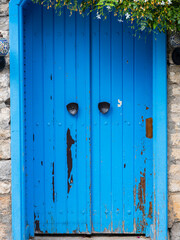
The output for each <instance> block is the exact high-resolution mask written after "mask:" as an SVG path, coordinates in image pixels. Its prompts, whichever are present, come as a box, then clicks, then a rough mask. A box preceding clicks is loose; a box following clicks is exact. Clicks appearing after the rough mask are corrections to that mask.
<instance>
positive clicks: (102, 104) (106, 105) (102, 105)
mask: <svg viewBox="0 0 180 240" xmlns="http://www.w3.org/2000/svg"><path fill="white" fill-rule="evenodd" d="M98 108H99V111H100V112H101V113H102V114H106V113H107V112H108V111H109V109H110V103H108V102H100V103H99V104H98Z"/></svg>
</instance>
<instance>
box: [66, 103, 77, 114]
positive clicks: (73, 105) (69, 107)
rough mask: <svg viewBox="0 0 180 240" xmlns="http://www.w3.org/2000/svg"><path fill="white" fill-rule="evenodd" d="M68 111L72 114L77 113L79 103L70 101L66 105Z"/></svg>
mask: <svg viewBox="0 0 180 240" xmlns="http://www.w3.org/2000/svg"><path fill="white" fill-rule="evenodd" d="M66 107H67V110H68V112H69V113H70V114H71V115H73V116H74V115H76V114H77V112H78V104H77V103H69V104H67V105H66Z"/></svg>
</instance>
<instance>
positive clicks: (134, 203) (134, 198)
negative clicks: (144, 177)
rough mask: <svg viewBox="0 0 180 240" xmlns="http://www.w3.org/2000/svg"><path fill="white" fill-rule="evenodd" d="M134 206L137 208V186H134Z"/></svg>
mask: <svg viewBox="0 0 180 240" xmlns="http://www.w3.org/2000/svg"><path fill="white" fill-rule="evenodd" d="M134 206H136V185H135V186H134Z"/></svg>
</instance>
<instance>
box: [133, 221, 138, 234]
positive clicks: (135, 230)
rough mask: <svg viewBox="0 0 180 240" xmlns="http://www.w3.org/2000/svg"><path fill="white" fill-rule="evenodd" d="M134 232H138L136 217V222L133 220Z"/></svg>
mask: <svg viewBox="0 0 180 240" xmlns="http://www.w3.org/2000/svg"><path fill="white" fill-rule="evenodd" d="M133 227H134V228H133V232H134V233H136V232H137V227H136V218H134V222H133Z"/></svg>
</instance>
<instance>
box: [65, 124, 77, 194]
mask: <svg viewBox="0 0 180 240" xmlns="http://www.w3.org/2000/svg"><path fill="white" fill-rule="evenodd" d="M74 143H75V141H74V139H73V138H72V137H71V133H70V129H69V128H68V130H67V168H68V191H67V192H68V193H69V192H70V189H71V187H72V184H73V176H71V171H72V153H71V146H72V145H73V144H74Z"/></svg>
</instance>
